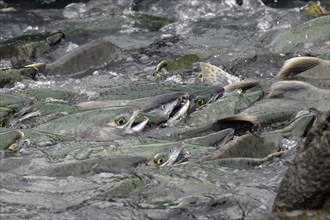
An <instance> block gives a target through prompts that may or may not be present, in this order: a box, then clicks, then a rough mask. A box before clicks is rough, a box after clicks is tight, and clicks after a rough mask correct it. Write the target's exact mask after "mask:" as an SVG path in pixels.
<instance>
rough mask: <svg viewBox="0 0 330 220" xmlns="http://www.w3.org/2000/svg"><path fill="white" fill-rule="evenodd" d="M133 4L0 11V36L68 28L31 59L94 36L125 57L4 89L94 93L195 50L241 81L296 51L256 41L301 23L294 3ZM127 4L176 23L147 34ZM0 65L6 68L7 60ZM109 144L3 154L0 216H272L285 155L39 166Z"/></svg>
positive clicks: (186, 79)
mask: <svg viewBox="0 0 330 220" xmlns="http://www.w3.org/2000/svg"><path fill="white" fill-rule="evenodd" d="M134 2H136V4H135V5H132V3H131V2H130V1H128V0H98V1H96V0H95V1H93V0H91V1H89V2H85V3H78V4H73V5H71V6H70V7H66V8H64V9H31V8H29V9H26V8H24V9H19V8H18V9H19V10H18V12H9V13H0V33H1V34H0V40H6V39H9V38H12V37H16V36H20V35H23V34H29V33H36V32H44V31H52V30H63V31H64V32H65V33H66V39H65V42H63V43H61V44H60V45H59V46H58V47H57V48H55V49H54V50H52V51H51V52H49V53H47V54H46V55H44V56H42V57H40V58H38V59H37V60H36V61H38V62H45V63H51V62H53V61H55V60H56V59H58V58H60V57H61V56H63V54H64V53H66V52H69V51H71V50H72V49H74V48H76V47H78V46H79V45H82V44H84V43H87V42H90V41H97V40H108V41H110V42H112V43H114V44H116V45H118V46H119V47H121V48H123V49H124V50H125V54H124V55H123V57H121V58H120V59H118V60H116V61H115V62H113V63H110V64H109V65H107V66H106V67H104V68H101V69H97V70H95V71H94V72H92V73H91V74H89V75H88V76H85V77H83V78H70V79H68V78H64V77H62V76H49V77H46V78H40V79H39V80H37V81H33V80H24V81H23V82H21V83H17V84H15V86H14V87H13V88H5V89H2V92H9V91H20V90H21V91H24V90H25V89H55V90H66V91H73V92H75V93H77V94H79V95H81V97H83V99H95V98H98V97H99V95H100V94H99V93H100V92H101V91H103V90H104V89H105V88H110V87H112V86H118V85H126V84H128V83H130V82H135V83H145V82H146V83H148V82H150V81H154V78H153V77H152V76H153V72H154V70H155V67H156V65H157V63H159V62H160V61H162V60H165V59H171V58H174V57H178V56H182V55H185V54H193V53H199V54H203V57H204V58H203V59H204V60H205V61H207V62H210V63H212V64H214V65H217V66H220V65H223V66H224V67H225V68H227V69H228V70H230V71H231V73H232V74H234V75H236V76H240V77H241V78H267V77H273V76H274V75H275V74H276V73H277V72H278V70H279V68H280V67H281V66H282V64H283V62H284V61H285V60H286V59H288V58H289V57H292V56H294V55H297V54H299V51H298V52H297V51H294V52H293V53H291V54H289V55H279V54H275V55H274V54H271V53H270V52H269V51H268V50H267V49H265V47H264V45H263V44H262V43H260V41H259V36H260V34H261V33H263V32H264V31H266V30H268V29H270V28H289V27H292V26H295V25H297V24H300V23H303V22H304V21H307V20H308V18H307V17H306V15H304V14H303V13H302V12H301V10H300V8H299V7H300V6H302V5H303V4H304V2H300V1H293V2H294V6H295V7H293V5H291V7H285V8H271V7H268V6H265V5H264V4H263V3H262V2H261V1H253V0H245V1H243V4H242V5H237V3H236V1H234V0H223V1H216V0H206V1H197V0H196V1H195V0H192V1H180V0H164V1H153V0H145V1H134ZM298 6H299V7H298ZM133 10H134V11H138V12H141V13H148V14H152V15H156V16H162V17H166V18H168V19H173V20H174V21H175V22H173V23H170V24H168V25H166V26H164V27H162V28H161V29H160V30H157V31H153V30H148V29H146V28H143V27H138V26H136V25H134V22H132V21H131V20H130V18H129V15H130V13H133ZM294 53H296V54H294ZM0 65H1V67H7V66H8V63H5V62H1V63H0ZM197 72H198V66H197V67H194V69H193V70H190V71H185V72H184V73H183V74H176V75H174V76H170V77H167V78H165V79H164V80H167V81H168V82H179V83H188V84H191V83H193V82H194V79H195V77H196V74H197ZM128 98H129V97H128ZM111 145H112V144H111ZM289 145H290V144H289ZM291 145H293V144H291ZM107 147H109V148H113V146H107V145H106V144H105V146H104V143H103V144H100V143H94V142H85V143H79V142H70V141H68V142H63V143H57V144H55V145H52V146H46V147H43V148H33V147H31V149H28V152H23V153H22V154H19V155H17V156H14V157H8V158H2V159H1V161H0V162H1V174H0V175H1V178H0V185H1V191H0V207H1V217H2V218H3V219H241V218H244V217H246V216H253V215H256V214H262V213H269V212H271V207H272V203H273V201H274V198H275V196H276V191H277V188H278V186H279V183H280V181H281V179H282V177H283V175H284V173H285V171H286V169H287V167H288V165H289V164H290V162H291V161H292V157H293V156H290V157H287V158H280V159H274V160H272V161H269V162H266V163H264V164H262V165H261V166H257V167H254V168H250V169H244V168H231V167H222V166H219V165H217V164H216V163H205V164H203V163H200V164H186V165H180V166H173V167H165V168H153V169H149V168H146V167H144V166H137V167H136V166H135V167H130V166H128V167H127V168H125V169H124V168H123V169H120V170H115V171H113V170H110V171H109V170H107V169H103V168H101V169H90V170H87V171H84V172H81V173H79V174H77V175H75V174H72V173H70V172H68V173H67V174H65V173H56V170H55V171H54V173H51V174H50V173H46V174H44V173H42V171H41V172H40V173H39V172H37V171H38V170H42V167H43V166H45V167H47V166H48V164H49V161H51V162H54V161H55V160H56V158H55V157H56V155H60V154H61V153H63V152H66V153H65V154H66V156H63V157H64V158H60V159H59V160H62V162H63V161H64V162H68V161H70V160H71V159H72V158H71V157H75V159H77V157H78V156H77V155H75V153H74V152H78V153H77V154H80V155H82V154H84V153H86V154H90V155H92V156H91V157H93V152H90V151H88V152H85V151H84V150H82V149H83V148H90V149H94V154H95V155H100V154H102V151H103V150H104V149H106V148H107ZM59 152H60V153H59ZM67 152H71V153H67ZM63 154H64V153H63ZM90 155H89V156H90ZM54 158H55V159H54ZM57 159H58V158H57ZM122 160H125V158H122ZM33 171H35V172H33Z"/></svg>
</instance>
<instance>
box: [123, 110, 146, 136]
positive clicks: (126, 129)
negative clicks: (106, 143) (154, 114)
mask: <svg viewBox="0 0 330 220" xmlns="http://www.w3.org/2000/svg"><path fill="white" fill-rule="evenodd" d="M140 112H142V110H141V109H136V110H134V111H133V113H132V116H131V117H130V119H129V120H128V121H127V122H126V124H124V125H122V126H120V127H119V128H120V129H122V130H123V133H124V134H134V133H139V132H141V131H142V130H143V129H144V128H145V126H146V125H147V124H148V121H149V119H148V118H147V117H144V119H143V120H142V121H140V122H135V119H136V117H137V116H138V115H139V113H140Z"/></svg>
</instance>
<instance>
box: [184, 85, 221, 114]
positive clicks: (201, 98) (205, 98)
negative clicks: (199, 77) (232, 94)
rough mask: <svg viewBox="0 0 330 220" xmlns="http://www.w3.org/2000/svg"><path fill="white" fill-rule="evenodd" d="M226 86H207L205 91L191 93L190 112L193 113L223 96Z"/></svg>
mask: <svg viewBox="0 0 330 220" xmlns="http://www.w3.org/2000/svg"><path fill="white" fill-rule="evenodd" d="M224 92H225V91H224V88H223V87H221V86H214V87H213V86H212V87H209V88H206V89H205V90H204V91H199V92H196V93H193V94H190V97H189V100H190V106H189V109H188V114H191V113H192V112H193V111H195V110H196V109H198V108H200V107H202V106H204V105H205V104H207V103H212V102H214V101H216V100H217V99H219V98H220V97H222V96H223V94H224Z"/></svg>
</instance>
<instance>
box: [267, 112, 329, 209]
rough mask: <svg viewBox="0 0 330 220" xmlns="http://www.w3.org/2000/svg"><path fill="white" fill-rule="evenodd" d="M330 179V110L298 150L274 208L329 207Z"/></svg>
mask: <svg viewBox="0 0 330 220" xmlns="http://www.w3.org/2000/svg"><path fill="white" fill-rule="evenodd" d="M329 179H330V111H328V112H327V113H325V114H324V115H323V116H322V117H321V119H320V121H319V122H318V123H317V125H316V126H315V127H313V128H312V129H311V131H310V132H309V133H308V135H307V137H306V141H305V143H304V145H303V146H302V147H301V148H300V149H299V150H298V152H297V156H296V158H295V160H294V163H293V165H292V166H291V167H290V168H289V169H288V171H287V173H286V176H285V177H284V179H283V180H282V182H281V185H280V188H279V192H278V194H277V197H276V199H275V202H274V205H273V211H275V212H277V211H286V210H296V209H322V208H327V209H328V210H329V208H330V207H329V206H330V205H329V204H330V202H329V201H330V193H329V192H330V182H329ZM326 206H327V207H326Z"/></svg>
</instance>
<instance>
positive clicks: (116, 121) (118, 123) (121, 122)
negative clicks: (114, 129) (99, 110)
mask: <svg viewBox="0 0 330 220" xmlns="http://www.w3.org/2000/svg"><path fill="white" fill-rule="evenodd" d="M115 123H116V124H117V125H123V124H125V123H126V118H125V117H120V118H117V119H116V120H115Z"/></svg>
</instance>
